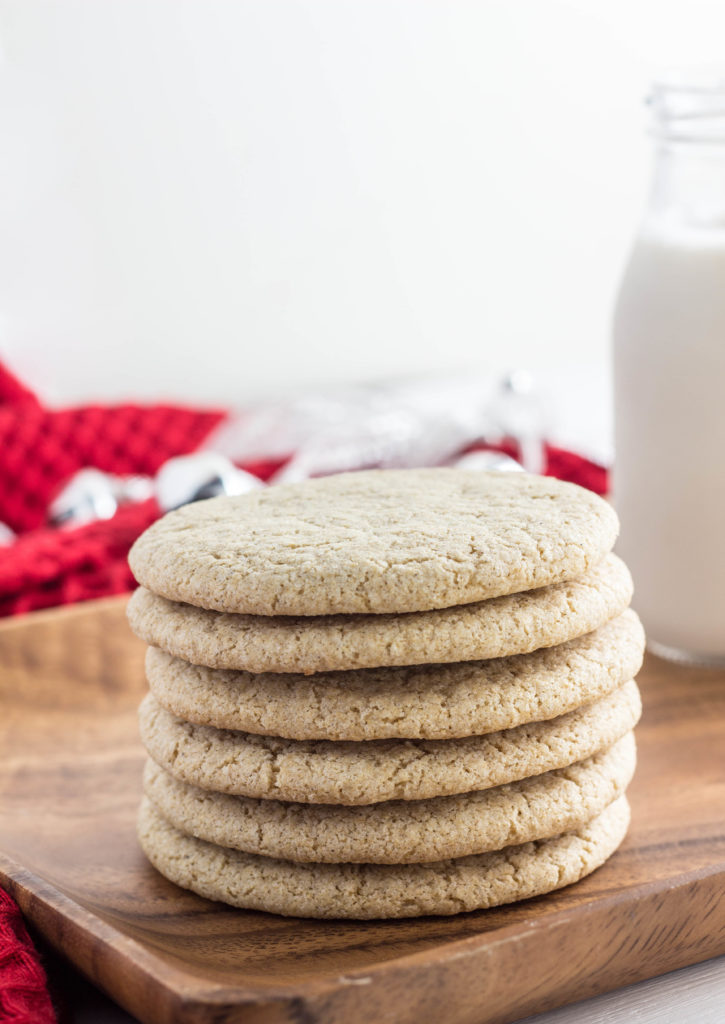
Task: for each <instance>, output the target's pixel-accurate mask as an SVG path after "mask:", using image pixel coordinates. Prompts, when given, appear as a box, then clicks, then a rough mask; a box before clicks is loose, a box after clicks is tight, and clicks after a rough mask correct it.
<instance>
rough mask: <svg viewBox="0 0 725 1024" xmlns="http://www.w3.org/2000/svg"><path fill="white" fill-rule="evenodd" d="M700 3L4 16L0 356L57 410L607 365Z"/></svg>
mask: <svg viewBox="0 0 725 1024" xmlns="http://www.w3.org/2000/svg"><path fill="white" fill-rule="evenodd" d="M724 30H725V8H724V7H723V5H722V4H720V3H716V2H709V3H707V2H704V0H687V2H675V3H668V4H662V3H657V2H655V0H639V2H638V0H571V2H564V0H478V2H470V3H469V2H463V0H228V2H223V0H85V2H81V0H0V352H1V353H3V354H4V355H5V356H6V357H7V358H8V360H9V361H10V363H11V365H12V366H14V367H15V368H16V369H17V370H18V371H19V372H21V373H23V374H25V375H26V376H27V377H28V378H29V379H30V380H31V381H32V382H33V383H34V384H35V385H36V386H38V387H40V388H41V389H42V390H43V391H44V393H45V394H46V395H47V396H49V397H52V398H56V399H68V398H83V397H96V396H97V397H119V396H127V395H128V396H168V397H196V398H200V399H220V400H223V401H238V402H241V401H243V400H245V399H247V398H249V397H250V396H257V395H262V394H269V393H272V392H275V391H277V390H280V389H281V390H286V389H288V388H290V387H294V386H298V385H305V384H308V383H310V382H321V383H324V382H334V381H337V380H351V379H354V380H360V379H367V378H377V377H381V376H387V375H391V374H401V373H411V372H422V373H431V372H434V373H435V372H440V371H441V370H445V371H457V370H470V369H473V370H476V369H480V370H500V369H505V368H509V367H512V366H532V367H536V366H541V365H548V366H552V365H553V366H557V365H559V364H560V363H564V362H568V363H571V362H575V361H585V362H589V363H592V364H602V365H603V364H604V363H605V360H606V352H607V343H608V330H609V315H610V309H611V304H612V299H613V293H614V289H615V287H616V282H617V278H618V276H619V274H620V271H621V268H622V264H623V261H624V259H625V256H626V250H627V247H628V244H629V240H630V238H631V235H632V232H633V231H634V228H635V225H636V221H637V218H638V216H639V209H640V206H641V203H642V201H643V195H644V189H645V183H646V173H647V161H648V144H647V142H646V140H645V135H644V121H645V118H644V113H643V110H642V107H641V100H642V97H643V95H644V93H645V91H646V88H647V84H648V81H649V79H650V77H651V76H652V75H653V74H654V73H656V72H657V71H658V70H659V69H661V68H662V67H665V66H668V65H672V64H682V63H685V64H694V63H701V62H710V61H713V60H715V59H717V57H719V56H721V53H720V51H721V43H722V39H723V32H724Z"/></svg>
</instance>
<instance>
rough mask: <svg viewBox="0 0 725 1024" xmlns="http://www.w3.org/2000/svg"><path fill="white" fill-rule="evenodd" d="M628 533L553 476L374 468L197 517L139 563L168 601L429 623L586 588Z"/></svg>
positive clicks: (169, 527)
mask: <svg viewBox="0 0 725 1024" xmlns="http://www.w3.org/2000/svg"><path fill="white" fill-rule="evenodd" d="M617 530H618V523H617V517H616V515H615V513H614V511H613V510H612V508H611V507H610V506H609V505H607V503H606V502H605V501H603V500H602V499H601V498H598V497H597V496H596V495H594V494H592V492H591V491H587V490H584V489H583V488H581V487H577V486H575V485H574V484H568V483H563V482H562V481H560V480H554V479H552V478H550V477H539V476H530V475H528V474H518V473H480V472H470V471H466V470H460V469H414V470H371V471H367V472H358V473H343V474H339V475H336V476H329V477H325V478H323V479H316V480H306V481H304V482H303V483H298V484H288V485H283V486H277V487H271V488H268V489H266V490H262V491H255V492H252V493H250V494H245V495H242V496H240V497H234V498H229V497H220V498H212V499H210V500H208V501H203V502H195V503H193V504H190V505H185V506H184V507H183V508H180V509H177V510H176V511H173V512H170V513H168V514H167V515H166V516H164V517H163V519H161V520H159V521H158V522H157V523H154V525H153V526H151V527H150V528H149V529H148V530H147V531H146V532H145V533H144V534H142V535H141V537H140V538H139V539H138V540H137V541H136V543H135V544H134V546H133V548H132V549H131V553H130V556H129V562H130V565H131V569H132V571H133V574H134V576H135V577H136V579H137V580H138V581H139V582H140V583H142V584H143V585H144V586H145V587H147V588H148V589H149V590H152V591H153V592H154V593H156V594H161V595H163V596H164V597H166V598H169V599H170V600H174V601H183V602H186V603H188V604H192V605H197V606H198V607H200V608H210V609H216V610H217V611H221V612H243V613H247V614H251V615H333V614H338V613H345V614H351V613H360V612H363V613H369V612H373V613H376V614H377V613H381V612H415V611H428V610H430V609H432V608H450V607H452V606H453V605H458V604H468V603H470V602H474V601H482V600H485V599H487V598H490V597H498V596H499V595H501V594H511V593H514V592H517V591H521V590H530V589H533V588H538V587H544V586H548V585H549V584H551V583H557V582H559V581H561V580H566V579H573V578H576V577H578V576H581V575H582V574H583V573H585V572H587V571H588V570H589V569H590V568H591V567H592V566H594V565H596V563H597V562H599V561H600V560H601V559H602V557H603V556H604V554H605V553H606V552H607V551H609V550H611V548H612V546H613V544H614V540H615V538H616V536H617Z"/></svg>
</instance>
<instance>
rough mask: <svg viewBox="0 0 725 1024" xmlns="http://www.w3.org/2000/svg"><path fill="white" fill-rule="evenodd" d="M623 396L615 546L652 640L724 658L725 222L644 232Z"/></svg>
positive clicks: (621, 316)
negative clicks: (724, 226)
mask: <svg viewBox="0 0 725 1024" xmlns="http://www.w3.org/2000/svg"><path fill="white" fill-rule="evenodd" d="M615 403H616V406H615V422H616V460H615V475H614V500H615V505H616V507H617V511H618V512H619V515H620V518H621V521H622V532H621V539H620V542H619V545H618V549H617V550H618V551H619V553H621V555H622V557H623V558H624V560H625V561H626V562H627V563H628V565H629V567H630V569H631V571H632V575H633V577H634V583H635V598H634V606H635V608H636V609H637V611H638V612H639V614H640V616H641V617H642V620H643V622H644V625H645V629H646V630H647V634H648V637H649V641H650V646H651V647H652V648H653V649H654V650H656V651H657V650H659V653H668V654H670V655H676V654H677V653H678V652H681V653H682V654H684V655H685V656H689V657H690V658H691V659H693V660H720V659H722V660H723V661H725V229H721V228H717V227H713V226H712V225H711V226H708V227H707V228H703V229H702V230H697V229H691V228H684V227H683V228H669V229H668V228H667V227H666V226H662V227H657V226H656V227H654V228H645V230H644V232H643V234H642V236H641V237H640V239H639V240H638V241H637V243H636V244H635V248H634V251H633V253H632V256H631V260H630V263H629V266H628V268H627V271H626V274H625V277H624V281H623V283H622V288H621V292H620V296H619V301H618V305H617V311H616V316H615ZM663 647H664V648H669V649H670V650H669V651H663V650H662V648H663Z"/></svg>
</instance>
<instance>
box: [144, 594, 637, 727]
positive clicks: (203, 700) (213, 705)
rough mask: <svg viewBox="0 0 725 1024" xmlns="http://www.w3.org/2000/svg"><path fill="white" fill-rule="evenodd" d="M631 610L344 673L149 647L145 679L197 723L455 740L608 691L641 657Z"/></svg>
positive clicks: (170, 706)
mask: <svg viewBox="0 0 725 1024" xmlns="http://www.w3.org/2000/svg"><path fill="white" fill-rule="evenodd" d="M643 652H644V631H643V629H642V626H641V624H640V622H639V619H638V618H637V616H636V614H635V613H634V612H633V611H631V610H628V611H626V612H624V613H623V614H622V615H620V616H618V617H617V618H616V619H612V620H611V621H610V622H607V623H605V625H603V626H600V627H599V629H597V630H595V631H594V632H592V633H587V634H585V636H582V637H578V638H576V639H574V640H570V641H568V642H567V643H564V644H560V645H558V646H557V647H548V648H542V649H540V650H538V651H533V652H531V653H530V654H520V655H514V656H513V657H510V658H497V659H492V660H490V661H464V662H457V663H453V664H448V665H422V666H411V667H404V668H378V669H359V670H357V671H355V670H354V669H353V670H351V671H348V672H329V673H318V674H317V675H314V676H304V675H300V674H295V673H283V674H275V673H263V674H261V675H255V674H253V673H250V672H234V671H230V670H224V669H211V668H206V667H204V666H199V665H192V664H190V663H189V662H187V661H183V660H182V659H181V658H175V657H173V655H170V654H168V653H167V652H166V651H162V650H160V649H159V648H157V647H149V649H148V651H147V653H146V677H147V679H148V682H149V686H150V688H151V692H152V693H153V695H154V696H155V697H156V699H157V701H158V702H159V703H160V704H161V705H162V706H163V707H165V708H166V709H167V710H168V711H171V712H172V713H173V714H175V715H178V716H179V717H180V718H183V719H186V720H187V721H189V722H194V723H196V724H197V725H211V726H214V727H215V728H217V729H235V730H243V731H244V732H253V733H260V734H263V735H267V736H279V737H284V738H286V739H295V740H318V739H324V740H338V741H339V740H377V739H402V738H409V739H451V738H454V737H459V736H471V735H482V734H483V733H486V732H494V731H496V730H499V729H511V728H513V727H514V726H517V725H520V724H521V723H522V722H540V721H544V720H546V719H549V718H555V717H556V716H557V715H563V714H565V713H566V712H568V711H571V710H572V709H573V708H578V707H581V705H582V704H587V703H589V702H590V701H593V700H597V699H598V698H599V697H602V696H604V695H605V694H607V693H610V692H611V691H612V690H614V689H616V688H617V687H618V686H621V684H622V683H624V682H625V681H626V680H628V679H632V678H634V676H635V675H636V674H637V672H638V671H639V669H640V666H641V664H642V655H643Z"/></svg>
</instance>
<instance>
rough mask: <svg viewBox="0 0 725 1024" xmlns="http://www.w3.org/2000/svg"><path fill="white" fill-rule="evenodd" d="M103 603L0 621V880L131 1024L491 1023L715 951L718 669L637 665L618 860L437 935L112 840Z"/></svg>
mask: <svg viewBox="0 0 725 1024" xmlns="http://www.w3.org/2000/svg"><path fill="white" fill-rule="evenodd" d="M124 604H125V602H124V601H123V600H122V599H116V598H114V599H108V600H105V601H100V602H92V603H88V604H85V605H80V606H77V607H75V608H71V609H61V610H55V611H51V612H41V613H36V614H34V615H30V616H26V617H25V618H22V619H17V620H9V621H6V622H4V623H2V624H0V665H1V666H2V668H1V669H0V679H1V680H2V682H1V683H0V708H1V709H2V713H1V716H0V761H1V763H2V773H1V775H0V823H1V831H0V881H2V884H3V885H5V886H6V887H7V888H8V890H9V891H10V892H11V893H12V894H13V895H14V896H15V898H16V899H17V900H18V902H19V903H20V905H21V907H22V909H23V911H24V912H25V914H26V916H27V918H28V919H29V921H30V922H31V923H32V924H33V925H34V926H35V928H36V929H38V930H39V931H40V932H41V933H42V934H43V935H44V936H45V937H46V938H47V940H48V941H49V942H50V943H51V944H52V945H53V946H54V947H55V948H57V949H58V950H59V951H60V952H62V953H63V955H64V956H66V957H68V958H69V959H70V960H71V961H72V962H73V963H74V964H76V965H77V966H78V967H79V968H80V969H81V970H82V971H83V972H84V973H85V974H86V975H87V976H88V977H89V978H91V980H93V981H94V982H95V983H96V984H97V985H99V986H100V987H101V988H103V989H105V990H106V991H107V992H108V993H109V994H110V995H111V996H112V998H113V999H115V1000H116V1001H117V1002H119V1003H120V1004H121V1005H122V1006H124V1007H126V1008H127V1009H128V1010H129V1011H130V1012H131V1013H132V1014H134V1015H135V1016H137V1017H138V1018H139V1019H140V1020H142V1021H145V1022H149V1024H156V1022H164V1024H166V1022H172V1021H174V1022H186V1021H189V1022H191V1021H193V1022H201V1021H205V1022H216V1024H221V1022H231V1021H239V1022H248V1024H257V1022H260V1024H261V1022H264V1024H271V1022H290V1024H292V1022H296V1024H311V1022H321V1024H322V1022H324V1024H332V1022H342V1021H344V1022H345V1024H363V1022H364V1024H370V1022H377V1021H381V1022H382V1021H389V1022H392V1021H395V1022H401V1024H413V1022H415V1024H420V1022H425V1021H445V1022H446V1024H496V1022H499V1024H503V1022H509V1021H513V1020H516V1019H518V1018H520V1017H523V1016H526V1015H527V1014H531V1013H535V1012H539V1011H542V1010H546V1009H549V1008H552V1007H555V1006H560V1005H562V1004H564V1003H567V1002H572V1001H574V1000H577V999H583V998H586V997H587V996H590V995H594V994H596V993H599V992H604V991H608V990H611V989H613V988H616V987H619V986H622V985H625V984H628V983H629V982H633V981H636V980H639V979H641V978H647V977H651V976H653V975H655V974H659V973H662V972H664V971H669V970H673V969H674V968H677V967H681V966H683V965H685V964H689V963H695V962H698V961H700V960H704V959H706V958H708V957H712V956H716V955H718V954H721V953H723V952H725V898H724V895H725V821H724V818H725V674H724V673H722V672H718V671H714V670H708V669H693V668H682V667H678V666H673V665H668V664H666V663H664V662H661V661H658V660H656V659H654V658H648V660H647V662H646V665H645V668H644V670H643V672H642V674H641V676H640V684H641V688H642V692H643V698H644V704H645V713H644V717H643V720H642V723H641V725H640V726H639V727H638V730H637V736H638V741H639V768H638V772H637V775H636V778H635V781H634V783H633V784H632V787H631V789H630V794H631V798H632V800H631V802H632V808H633V825H632V828H631V830H630V834H629V836H628V838H627V840H626V841H625V843H624V845H623V847H622V848H621V849H620V851H619V852H618V853H617V854H616V855H615V856H614V857H613V858H612V860H611V861H609V862H608V863H607V864H606V865H605V866H604V867H603V868H601V869H600V870H599V871H597V872H595V873H594V874H593V875H592V876H590V877H589V878H587V879H584V880H583V881H582V882H580V883H579V884H578V885H576V886H572V887H569V888H568V889H565V890H562V891H561V892H559V893H553V894H550V895H548V896H544V897H539V898H537V899H534V900H528V901H526V902H523V903H519V904H515V905H513V906H510V907H503V908H499V909H494V910H488V911H480V912H477V913H472V914H464V915H460V916H457V917H451V918H425V919H417V920H404V921H388V922H377V921H369V922H360V923H358V922H344V921H304V920H299V919H290V918H281V917H275V916H273V915H268V914H263V913H253V912H246V911H239V910H234V909H232V908H228V907H225V906H223V905H220V904H215V903H211V902H208V901H206V900H203V899H201V898H199V897H197V896H194V895H193V894H191V893H188V892H184V891H183V890H180V889H178V888H176V887H175V886H174V885H172V884H171V883H170V882H167V881H166V880H165V879H164V878H162V877H161V876H160V875H158V874H157V873H156V872H155V871H154V870H153V868H151V867H150V865H149V864H148V863H147V862H146V860H145V859H144V857H143V855H142V854H141V852H140V850H139V848H138V845H137V842H136V838H135V833H134V819H135V814H136V807H137V803H138V800H139V796H140V776H141V765H142V761H143V752H142V749H141V746H140V744H139V741H138V738H137V727H136V705H137V704H138V701H139V700H140V698H141V696H142V694H143V693H144V692H145V682H144V677H143V668H142V661H143V646H142V645H141V643H140V642H139V641H137V640H136V639H135V638H134V637H133V636H132V635H131V634H130V632H129V630H128V628H127V626H126V623H125V619H124V614H123V610H124Z"/></svg>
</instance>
